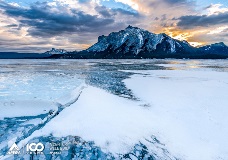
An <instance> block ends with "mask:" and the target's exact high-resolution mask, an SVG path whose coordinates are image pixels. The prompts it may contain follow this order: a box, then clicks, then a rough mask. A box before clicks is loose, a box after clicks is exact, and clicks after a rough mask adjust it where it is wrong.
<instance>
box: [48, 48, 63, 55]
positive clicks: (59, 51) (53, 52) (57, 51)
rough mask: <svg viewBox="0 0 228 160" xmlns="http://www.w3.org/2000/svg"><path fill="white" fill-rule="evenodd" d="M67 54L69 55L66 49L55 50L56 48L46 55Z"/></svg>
mask: <svg viewBox="0 0 228 160" xmlns="http://www.w3.org/2000/svg"><path fill="white" fill-rule="evenodd" d="M65 53H67V51H66V50H64V49H55V48H52V49H51V50H50V51H47V52H45V54H65Z"/></svg>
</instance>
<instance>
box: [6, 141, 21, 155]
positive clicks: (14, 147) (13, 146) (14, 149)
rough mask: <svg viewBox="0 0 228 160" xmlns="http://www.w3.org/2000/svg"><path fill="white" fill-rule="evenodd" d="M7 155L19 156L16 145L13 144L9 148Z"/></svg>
mask: <svg viewBox="0 0 228 160" xmlns="http://www.w3.org/2000/svg"><path fill="white" fill-rule="evenodd" d="M7 154H20V149H19V147H18V146H17V145H16V143H14V144H13V145H12V146H11V147H10V149H9V151H8V152H7Z"/></svg>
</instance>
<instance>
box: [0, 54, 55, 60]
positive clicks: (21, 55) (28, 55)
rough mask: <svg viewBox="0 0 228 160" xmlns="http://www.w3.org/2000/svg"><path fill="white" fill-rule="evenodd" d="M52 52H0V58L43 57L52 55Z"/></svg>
mask: <svg viewBox="0 0 228 160" xmlns="http://www.w3.org/2000/svg"><path fill="white" fill-rule="evenodd" d="M50 56H51V55H50V54H45V53H43V54H39V53H17V52H0V59H42V58H48V57H50Z"/></svg>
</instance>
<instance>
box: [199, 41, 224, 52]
mask: <svg viewBox="0 0 228 160" xmlns="http://www.w3.org/2000/svg"><path fill="white" fill-rule="evenodd" d="M199 50H200V52H201V53H204V54H216V55H228V46H226V45H225V44H224V43H223V42H220V43H215V44H211V45H207V46H203V47H200V48H199Z"/></svg>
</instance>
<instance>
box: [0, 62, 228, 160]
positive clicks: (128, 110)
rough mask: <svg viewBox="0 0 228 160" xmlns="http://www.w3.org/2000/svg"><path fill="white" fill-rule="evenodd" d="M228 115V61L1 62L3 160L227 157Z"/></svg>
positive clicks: (212, 159)
mask: <svg viewBox="0 0 228 160" xmlns="http://www.w3.org/2000/svg"><path fill="white" fill-rule="evenodd" d="M227 114H228V61H227V60H172V59H167V60H0V159H15V158H25V159H26V158H27V159H28V158H29V157H31V156H34V155H30V154H25V153H24V154H16V155H10V154H7V152H8V150H9V148H10V147H11V145H12V144H13V143H16V144H17V145H18V147H19V148H20V149H22V148H23V147H24V146H25V144H27V143H31V142H37V141H39V142H42V143H45V144H46V146H45V150H44V155H36V156H35V157H34V158H37V159H58V158H59V159H64V158H63V157H65V158H66V157H67V159H80V158H81V159H90V158H92V159H93V158H95V159H96V158H101V159H113V158H116V159H120V158H126V159H127V158H131V159H140V158H141V159H147V158H154V159H186V160H195V159H199V157H200V159H202V160H223V159H224V160H225V159H228V151H227V148H228V139H227V135H228V127H227V124H228V117H227ZM69 137H74V139H75V137H77V139H78V142H79V143H77V144H71V145H69V147H70V149H69V150H66V151H63V152H62V153H61V154H56V155H52V154H50V146H49V145H48V143H50V142H51V141H60V140H62V141H64V142H69V139H70V138H69ZM82 142H83V143H82ZM79 150H80V152H79Z"/></svg>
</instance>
